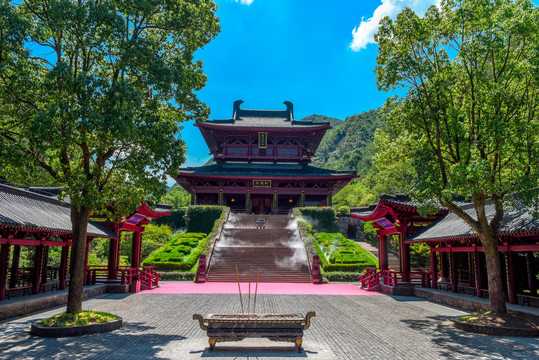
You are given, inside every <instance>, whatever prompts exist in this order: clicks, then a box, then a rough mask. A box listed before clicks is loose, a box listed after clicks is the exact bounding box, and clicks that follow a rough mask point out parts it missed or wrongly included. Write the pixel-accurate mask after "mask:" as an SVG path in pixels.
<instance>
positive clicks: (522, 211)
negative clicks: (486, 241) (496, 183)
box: [407, 203, 539, 241]
mask: <svg viewBox="0 0 539 360" xmlns="http://www.w3.org/2000/svg"><path fill="white" fill-rule="evenodd" d="M462 207H463V209H464V211H466V212H467V213H468V214H470V216H472V217H473V218H475V219H477V213H476V211H475V208H474V206H473V204H471V203H468V204H466V205H463V206H462ZM485 210H486V213H487V218H488V219H489V220H490V219H492V217H493V216H494V213H495V209H494V205H493V204H492V203H491V204H487V205H486V206H485ZM530 233H539V218H538V217H534V215H533V214H532V212H531V211H530V210H528V209H526V208H525V207H524V206H521V205H519V204H518V203H517V204H516V206H515V207H513V208H509V209H506V210H505V214H504V217H503V222H502V226H501V228H500V235H506V234H514V235H517V234H530ZM475 236H476V233H475V231H474V230H473V229H472V228H471V227H470V226H469V225H468V224H467V223H466V222H465V221H464V220H462V219H461V218H460V217H458V216H457V215H455V214H454V213H452V212H449V213H448V214H447V215H446V216H444V217H443V218H441V219H439V220H438V221H436V222H435V223H433V224H432V225H430V226H428V227H426V228H425V229H424V230H421V231H420V232H418V233H416V234H414V235H413V236H411V237H409V238H408V239H407V241H429V240H443V239H451V238H464V237H475Z"/></svg>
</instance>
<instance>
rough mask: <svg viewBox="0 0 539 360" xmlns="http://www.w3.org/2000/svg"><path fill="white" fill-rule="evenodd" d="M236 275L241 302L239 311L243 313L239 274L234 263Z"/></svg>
mask: <svg viewBox="0 0 539 360" xmlns="http://www.w3.org/2000/svg"><path fill="white" fill-rule="evenodd" d="M236 277H237V278H238V291H239V292H240V304H241V313H242V314H243V313H244V312H243V300H242V298H241V287H240V274H239V273H238V265H237V264H236Z"/></svg>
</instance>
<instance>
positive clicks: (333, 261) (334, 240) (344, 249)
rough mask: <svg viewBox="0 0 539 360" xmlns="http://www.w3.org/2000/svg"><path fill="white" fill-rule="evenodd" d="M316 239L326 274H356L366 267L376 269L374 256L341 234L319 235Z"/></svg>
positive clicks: (316, 235)
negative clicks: (330, 272)
mask: <svg viewBox="0 0 539 360" xmlns="http://www.w3.org/2000/svg"><path fill="white" fill-rule="evenodd" d="M314 238H315V247H316V251H317V254H318V256H319V257H320V261H321V263H322V269H323V270H324V271H326V272H327V271H346V272H354V271H361V270H363V268H364V267H376V263H377V261H376V258H375V257H374V256H372V255H371V254H369V253H368V252H367V251H365V250H364V249H363V248H362V247H361V246H359V245H357V244H356V243H355V242H353V241H351V240H348V239H346V238H345V237H344V236H343V235H342V234H340V233H317V234H314ZM321 245H323V246H321Z"/></svg>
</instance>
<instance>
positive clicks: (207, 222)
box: [187, 205, 226, 234]
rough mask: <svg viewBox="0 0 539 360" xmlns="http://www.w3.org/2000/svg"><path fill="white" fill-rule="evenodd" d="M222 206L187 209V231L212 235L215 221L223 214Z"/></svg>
mask: <svg viewBox="0 0 539 360" xmlns="http://www.w3.org/2000/svg"><path fill="white" fill-rule="evenodd" d="M225 210H226V207H224V206H207V205H193V206H189V208H188V209H187V231H188V232H197V233H206V234H210V233H212V231H213V229H214V225H215V222H216V220H218V219H219V218H220V217H221V216H222V215H223V213H224V212H225Z"/></svg>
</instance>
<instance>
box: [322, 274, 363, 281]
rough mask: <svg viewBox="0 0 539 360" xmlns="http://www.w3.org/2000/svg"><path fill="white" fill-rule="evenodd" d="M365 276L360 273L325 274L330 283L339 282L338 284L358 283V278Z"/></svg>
mask: <svg viewBox="0 0 539 360" xmlns="http://www.w3.org/2000/svg"><path fill="white" fill-rule="evenodd" d="M360 275H363V273H360V272H325V273H324V275H323V276H324V277H325V278H326V279H327V280H328V281H337V282H357V281H358V279H357V278H358V276H360Z"/></svg>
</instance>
